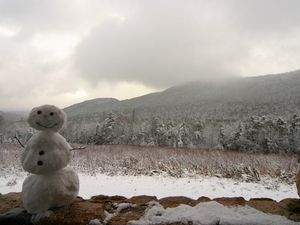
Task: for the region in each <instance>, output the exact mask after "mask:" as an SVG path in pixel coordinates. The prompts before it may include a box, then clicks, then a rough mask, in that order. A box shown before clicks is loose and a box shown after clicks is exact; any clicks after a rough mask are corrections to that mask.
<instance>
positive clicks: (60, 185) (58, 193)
mask: <svg viewBox="0 0 300 225" xmlns="http://www.w3.org/2000/svg"><path fill="white" fill-rule="evenodd" d="M78 191H79V179H78V176H77V174H76V173H75V172H74V171H73V170H72V169H71V168H68V167H67V168H64V169H61V170H58V171H56V172H53V173H49V174H44V175H35V174H34V175H30V176H29V177H27V178H26V179H25V181H24V183H23V188H22V200H23V204H24V207H25V209H26V210H27V211H28V212H29V213H30V214H38V213H43V212H45V211H47V210H48V209H50V208H55V207H61V206H65V205H68V204H70V203H71V202H73V200H74V199H75V198H76V196H77V194H78Z"/></svg>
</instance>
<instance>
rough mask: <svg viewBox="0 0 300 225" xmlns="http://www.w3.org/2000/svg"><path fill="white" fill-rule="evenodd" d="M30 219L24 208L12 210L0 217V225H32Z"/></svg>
mask: <svg viewBox="0 0 300 225" xmlns="http://www.w3.org/2000/svg"><path fill="white" fill-rule="evenodd" d="M30 219H31V215H30V214H29V213H27V212H26V210H25V209H24V208H14V209H11V210H10V211H8V212H6V213H4V214H1V215H0V225H8V224H9V225H33V224H32V223H31V221H30Z"/></svg>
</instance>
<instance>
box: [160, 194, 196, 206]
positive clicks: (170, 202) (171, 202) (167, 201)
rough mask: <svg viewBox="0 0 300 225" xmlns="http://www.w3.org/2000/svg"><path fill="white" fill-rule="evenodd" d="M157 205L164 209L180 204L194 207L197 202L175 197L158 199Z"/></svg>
mask: <svg viewBox="0 0 300 225" xmlns="http://www.w3.org/2000/svg"><path fill="white" fill-rule="evenodd" d="M158 202H159V204H161V205H162V206H163V207H164V208H175V207H177V206H179V205H181V204H186V205H190V206H195V205H197V204H198V201H197V200H194V199H191V198H187V197H184V196H175V197H166V198H161V199H159V201H158Z"/></svg>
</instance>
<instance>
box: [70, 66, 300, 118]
mask: <svg viewBox="0 0 300 225" xmlns="http://www.w3.org/2000/svg"><path fill="white" fill-rule="evenodd" d="M299 97H300V70H297V71H293V72H289V73H284V74H276V75H265V76H259V77H246V78H231V79H229V80H226V81H215V82H213V81H211V82H209V81H204V82H200V81H198V82H193V83H188V84H183V85H180V86H175V87H171V88H169V89H166V90H165V91H162V92H156V93H152V94H148V95H144V96H141V97H137V98H132V99H128V100H123V101H118V100H117V99H109V98H107V99H101V98H98V99H93V100H89V101H85V102H82V103H78V104H76V105H72V106H70V107H67V108H65V111H66V113H67V114H68V115H69V117H70V118H72V117H78V116H80V115H95V114H98V113H103V112H110V111H115V112H123V113H125V112H130V111H132V110H135V113H136V114H139V113H140V114H141V115H140V116H141V117H143V116H148V115H149V114H151V113H152V114H157V115H160V116H162V115H163V116H165V115H166V114H172V113H175V112H180V111H181V112H183V113H184V112H189V113H191V112H193V113H196V114H201V116H202V117H214V118H215V117H222V118H224V117H228V118H229V117H230V118H232V117H237V118H239V117H240V118H244V117H246V116H249V115H253V114H255V115H264V114H273V115H277V116H284V117H286V116H289V115H290V114H297V113H299V110H300V98H299ZM143 114H145V115H143Z"/></svg>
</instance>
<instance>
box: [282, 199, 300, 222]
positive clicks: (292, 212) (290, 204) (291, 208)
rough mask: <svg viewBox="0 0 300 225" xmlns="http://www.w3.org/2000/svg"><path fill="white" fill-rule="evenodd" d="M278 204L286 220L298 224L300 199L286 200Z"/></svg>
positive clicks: (299, 219)
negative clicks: (282, 209)
mask: <svg viewBox="0 0 300 225" xmlns="http://www.w3.org/2000/svg"><path fill="white" fill-rule="evenodd" d="M279 204H280V205H281V206H282V207H283V208H284V211H285V216H286V217H287V218H289V219H290V220H294V221H297V222H300V199H293V198H287V199H283V200H282V201H280V202H279Z"/></svg>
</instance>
